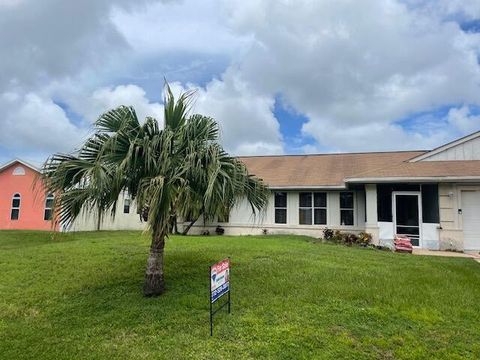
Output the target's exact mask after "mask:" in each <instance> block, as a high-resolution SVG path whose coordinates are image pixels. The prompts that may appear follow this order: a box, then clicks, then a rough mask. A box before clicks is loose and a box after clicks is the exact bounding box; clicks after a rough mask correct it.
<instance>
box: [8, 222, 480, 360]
mask: <svg viewBox="0 0 480 360" xmlns="http://www.w3.org/2000/svg"><path fill="white" fill-rule="evenodd" d="M148 244H149V238H148V237H147V236H146V235H142V234H141V233H139V232H96V233H76V234H57V235H56V236H55V237H54V238H52V234H50V233H42V232H19V231H15V232H14V231H11V232H10V231H6V232H0V280H1V281H0V358H1V359H22V358H29V359H80V358H82V359H127V358H132V359H154V358H155V359H163V358H164V359H188V358H193V359H248V358H251V359H261V358H273V359H302V358H303V359H322V358H331V359H372V358H377V359H396V358H400V359H425V358H432V359H433V358H434V359H464V358H466V359H468V358H470V359H478V358H480V264H478V263H476V262H474V261H473V260H470V259H458V258H457V259H455V258H435V257H419V256H411V255H405V254H393V253H390V252H384V251H378V250H371V249H363V248H348V247H344V246H339V245H329V244H321V243H315V242H313V241H312V239H309V238H306V237H299V236H258V237H249V236H246V237H226V236H224V237H214V236H210V237H195V236H189V237H181V236H178V237H177V236H173V237H171V238H170V239H169V240H168V243H167V246H166V281H167V287H168V288H167V292H166V293H165V294H164V295H163V296H161V297H159V298H144V297H143V296H142V293H141V285H142V281H143V271H144V267H145V262H146V257H147V253H148ZM227 256H230V257H231V261H232V271H231V288H232V314H231V315H227V314H226V312H223V311H221V312H220V313H218V315H217V316H216V318H215V335H214V336H213V337H210V336H209V321H208V318H209V310H208V309H209V307H208V281H209V278H208V265H209V264H211V263H213V262H215V261H217V260H220V259H222V258H224V257H227Z"/></svg>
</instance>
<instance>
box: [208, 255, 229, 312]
mask: <svg viewBox="0 0 480 360" xmlns="http://www.w3.org/2000/svg"><path fill="white" fill-rule="evenodd" d="M229 275H230V259H224V260H222V261H220V262H218V263H216V264H214V265H212V266H211V267H210V301H211V302H212V303H214V302H215V301H217V300H218V299H219V298H221V297H222V296H223V295H225V294H226V293H228V292H229V291H230V280H229Z"/></svg>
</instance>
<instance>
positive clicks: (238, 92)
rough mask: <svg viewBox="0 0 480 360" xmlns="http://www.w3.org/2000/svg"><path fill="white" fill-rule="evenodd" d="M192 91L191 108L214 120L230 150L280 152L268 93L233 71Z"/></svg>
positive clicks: (280, 148)
mask: <svg viewBox="0 0 480 360" xmlns="http://www.w3.org/2000/svg"><path fill="white" fill-rule="evenodd" d="M176 86H177V89H178V84H177V85H176ZM189 87H190V88H198V86H195V85H189ZM177 92H178V90H177ZM196 95H197V98H196V101H195V106H194V109H193V110H194V112H197V113H200V114H204V115H208V116H211V117H213V118H214V119H215V120H217V121H218V123H219V125H220V129H221V137H222V142H223V144H224V146H225V148H226V149H227V150H228V151H230V152H231V153H233V154H235V155H251V154H265V153H268V154H278V153H282V152H283V144H282V137H281V134H280V128H279V124H278V121H277V120H276V119H275V117H274V115H273V113H272V111H273V106H274V103H275V99H274V98H273V97H272V96H269V95H264V94H260V93H258V92H256V91H255V89H254V88H252V87H250V86H249V85H248V84H247V83H245V82H244V81H242V80H241V79H240V78H239V77H238V76H236V75H235V74H234V73H233V72H227V73H225V74H224V76H223V78H222V80H213V81H211V82H210V83H209V84H208V85H207V87H206V88H198V91H197V94H196Z"/></svg>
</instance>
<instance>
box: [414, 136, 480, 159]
mask: <svg viewBox="0 0 480 360" xmlns="http://www.w3.org/2000/svg"><path fill="white" fill-rule="evenodd" d="M478 137H480V131H476V132H474V133H472V134H470V135H466V136H464V137H462V138H460V139H457V140H453V141H451V142H449V143H447V144H445V145H442V146H439V147H437V148H435V149H433V150H431V151H428V152H426V153H425V154H422V155H420V156H416V157H414V158H413V159H410V160H409V162H417V161H422V160H425V159H428V158H429V157H432V156H433V155H436V154H438V153H441V152H443V151H445V150H448V149H451V148H452V147H455V146H457V145H460V144H463V143H466V142H467V141H470V140H473V139H476V138H478Z"/></svg>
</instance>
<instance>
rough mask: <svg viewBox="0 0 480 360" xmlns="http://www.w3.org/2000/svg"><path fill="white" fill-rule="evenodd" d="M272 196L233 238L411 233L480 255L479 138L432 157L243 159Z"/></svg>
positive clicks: (237, 222) (381, 238) (233, 224)
mask: <svg viewBox="0 0 480 360" xmlns="http://www.w3.org/2000/svg"><path fill="white" fill-rule="evenodd" d="M241 160H242V161H243V162H244V163H245V164H246V165H247V168H248V169H249V171H250V173H252V174H255V175H256V176H258V177H260V178H262V179H263V180H264V181H265V182H266V183H267V184H268V186H269V188H270V189H271V190H272V193H271V197H270V201H269V204H268V207H267V209H266V211H265V212H264V213H263V214H260V215H259V216H256V217H254V216H253V215H252V212H251V210H250V208H249V207H248V205H247V204H246V203H245V202H242V203H240V204H239V205H238V206H236V207H235V208H233V209H232V210H231V212H230V215H229V217H228V219H222V221H223V222H216V223H212V224H209V225H208V226H204V225H203V221H202V220H201V219H199V220H198V221H197V224H196V225H195V226H194V227H193V228H192V230H191V231H192V232H193V233H200V232H202V231H204V230H205V229H208V230H209V231H210V232H211V233H212V232H213V231H214V230H215V228H216V226H217V225H220V226H221V227H223V228H224V229H225V233H226V234H261V233H263V232H264V231H267V232H268V233H295V234H305V235H312V236H318V237H320V236H322V231H323V229H324V228H326V227H328V228H331V229H339V230H343V231H351V232H360V231H367V232H369V233H371V234H372V235H373V240H374V242H375V243H377V244H385V245H391V244H392V241H393V238H394V236H395V234H408V235H409V236H410V237H411V238H412V241H413V244H414V245H415V246H417V247H421V248H429V249H452V250H480V132H477V133H474V134H471V135H469V136H466V137H464V138H462V139H459V140H456V141H454V142H451V143H449V144H446V145H443V146H441V147H439V148H437V149H434V150H432V151H405V152H401V151H399V152H377V153H353V154H324V155H286V156H284V155H279V156H251V157H241Z"/></svg>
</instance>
